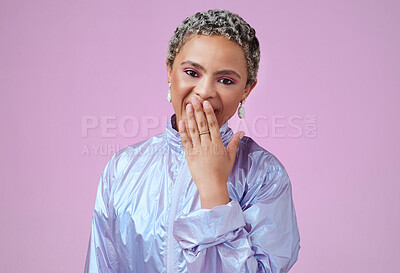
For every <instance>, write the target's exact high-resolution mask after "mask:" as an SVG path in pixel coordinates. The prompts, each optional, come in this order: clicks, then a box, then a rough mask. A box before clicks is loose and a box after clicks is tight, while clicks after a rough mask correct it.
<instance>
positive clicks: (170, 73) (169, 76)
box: [165, 60, 172, 82]
mask: <svg viewBox="0 0 400 273" xmlns="http://www.w3.org/2000/svg"><path fill="white" fill-rule="evenodd" d="M165 64H166V66H167V80H168V82H171V75H172V69H171V68H170V67H169V65H168V60H167V61H165Z"/></svg>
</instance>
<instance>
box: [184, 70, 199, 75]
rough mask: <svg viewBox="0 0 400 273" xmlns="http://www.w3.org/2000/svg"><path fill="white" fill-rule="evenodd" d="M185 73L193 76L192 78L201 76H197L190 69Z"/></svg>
mask: <svg viewBox="0 0 400 273" xmlns="http://www.w3.org/2000/svg"><path fill="white" fill-rule="evenodd" d="M185 73H186V74H188V75H189V76H192V77H198V76H199V74H197V73H196V72H195V71H193V70H190V69H188V70H185Z"/></svg>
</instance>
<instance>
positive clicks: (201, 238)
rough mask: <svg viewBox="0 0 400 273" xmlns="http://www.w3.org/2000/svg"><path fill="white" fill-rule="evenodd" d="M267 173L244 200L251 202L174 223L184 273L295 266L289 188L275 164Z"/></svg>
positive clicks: (276, 270)
mask: <svg viewBox="0 0 400 273" xmlns="http://www.w3.org/2000/svg"><path fill="white" fill-rule="evenodd" d="M265 173H266V174H265V175H263V178H262V181H261V182H262V183H258V184H259V186H257V187H256V188H257V190H252V191H250V190H249V191H248V192H247V193H246V195H245V197H244V198H243V200H252V201H249V202H246V201H243V203H242V204H239V203H238V202H237V201H235V200H232V201H231V202H230V203H228V204H226V205H221V206H216V207H214V208H212V209H200V210H196V211H193V212H190V213H187V214H182V215H180V216H179V217H178V218H177V219H176V221H175V225H174V237H175V239H176V240H177V241H178V243H179V245H180V246H181V248H182V249H183V252H184V256H185V259H186V262H187V266H188V272H190V273H197V272H199V273H200V272H229V273H233V272H248V273H250V272H254V273H255V272H268V273H284V272H288V271H289V269H290V268H291V267H292V266H293V264H294V263H295V262H296V260H297V255H298V251H299V249H300V245H299V241H300V238H299V232H298V227H297V221H296V214H295V210H294V206H293V200H292V189H291V183H290V180H289V177H288V175H287V173H286V171H285V169H284V167H283V166H282V165H281V164H280V162H279V161H277V164H275V165H274V166H272V167H270V168H268V171H267V172H265ZM256 184H257V183H256ZM251 192H254V193H251Z"/></svg>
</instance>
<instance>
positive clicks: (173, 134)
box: [166, 114, 233, 153]
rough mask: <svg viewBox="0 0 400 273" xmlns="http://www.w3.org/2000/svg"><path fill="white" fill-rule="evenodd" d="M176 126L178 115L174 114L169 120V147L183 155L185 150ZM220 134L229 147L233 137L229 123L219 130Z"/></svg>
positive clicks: (167, 136)
mask: <svg viewBox="0 0 400 273" xmlns="http://www.w3.org/2000/svg"><path fill="white" fill-rule="evenodd" d="M175 125H176V115H175V114H173V115H172V116H171V118H169V119H168V122H167V126H166V138H167V142H168V145H169V146H170V147H171V148H172V149H173V150H175V151H177V152H180V153H183V152H184V148H183V145H182V141H181V136H180V134H179V132H178V131H176V130H175V129H174V127H176V126H175ZM219 132H220V134H221V138H222V142H223V143H224V146H225V147H226V145H228V143H229V141H230V140H231V138H232V136H233V132H232V129H231V128H229V127H228V122H225V124H224V125H222V126H221V128H219Z"/></svg>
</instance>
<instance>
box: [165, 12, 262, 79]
mask: <svg viewBox="0 0 400 273" xmlns="http://www.w3.org/2000/svg"><path fill="white" fill-rule="evenodd" d="M193 35H208V36H210V35H220V36H224V37H226V38H228V39H229V40H231V41H233V42H236V43H237V44H238V45H240V46H241V48H242V49H243V51H244V55H245V57H246V61H247V74H248V77H247V82H246V85H249V84H253V83H254V82H255V81H256V79H257V72H258V67H259V63H260V44H259V42H258V39H257V37H256V31H255V30H254V28H252V27H251V26H250V25H249V24H248V23H247V22H246V21H244V20H243V18H242V17H240V16H239V15H237V14H235V13H232V12H230V11H228V10H221V9H212V10H208V11H203V12H197V13H196V14H194V15H192V16H190V17H187V18H186V19H185V20H184V21H182V23H181V24H180V25H179V26H178V27H177V28H176V30H175V32H174V35H173V36H172V38H171V39H170V41H169V44H168V54H167V63H168V66H169V67H170V68H171V69H172V66H173V63H174V60H175V57H176V54H177V53H178V52H179V50H180V49H181V47H182V46H183V45H184V44H185V43H186V42H187V41H188V40H189V39H190V38H191V37H192V36H193Z"/></svg>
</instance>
